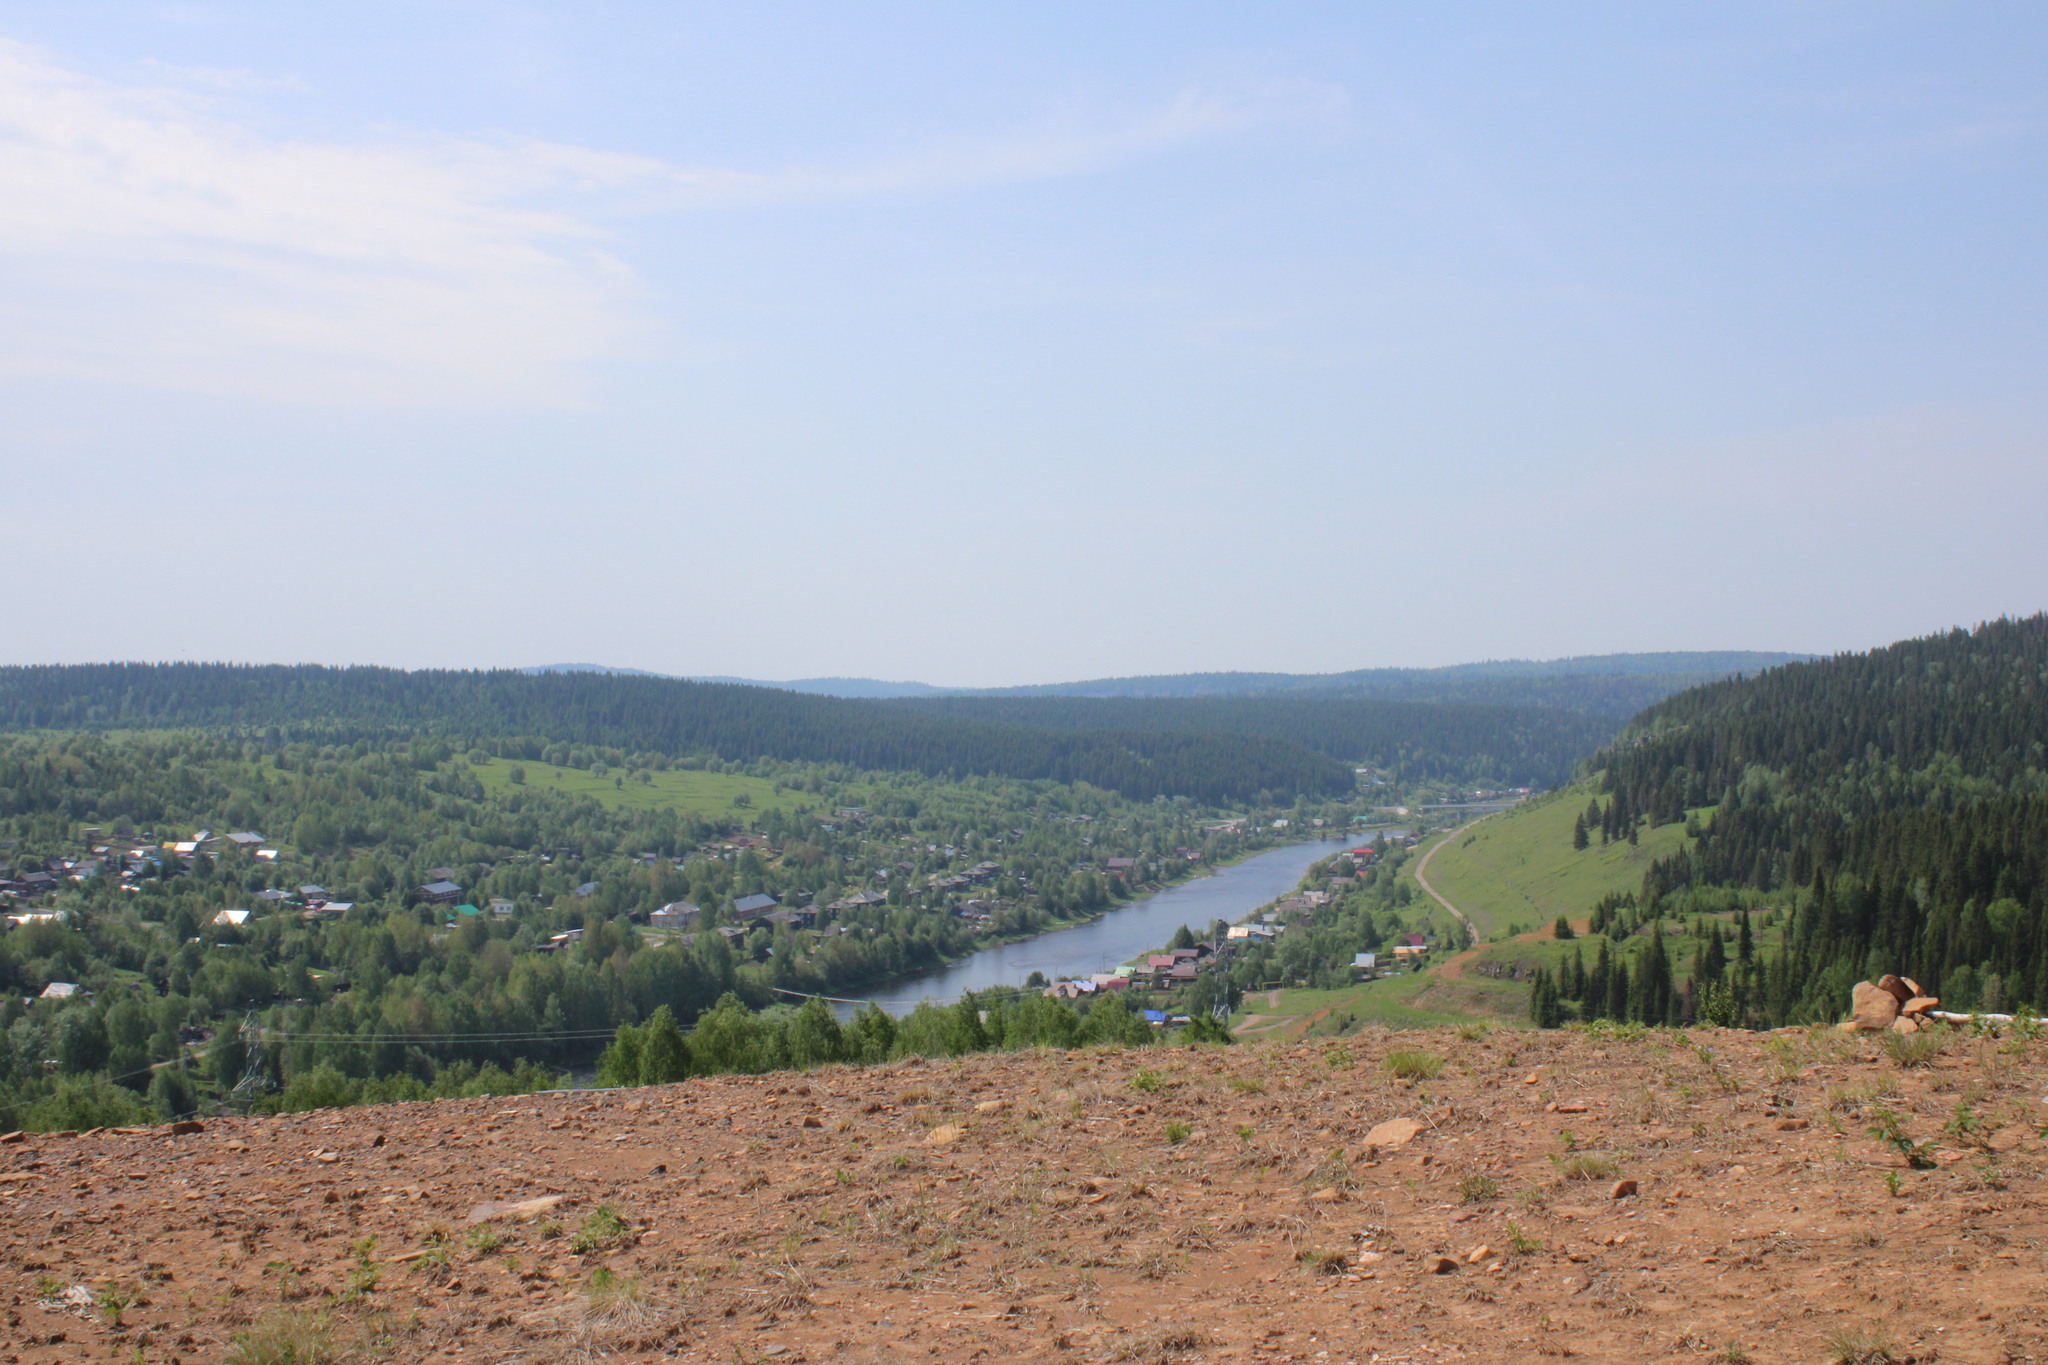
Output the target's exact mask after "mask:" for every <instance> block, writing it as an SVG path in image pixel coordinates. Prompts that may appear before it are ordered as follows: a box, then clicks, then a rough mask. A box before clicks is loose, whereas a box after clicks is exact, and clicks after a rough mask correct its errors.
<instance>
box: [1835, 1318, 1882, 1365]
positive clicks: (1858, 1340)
mask: <svg viewBox="0 0 2048 1365" xmlns="http://www.w3.org/2000/svg"><path fill="white" fill-rule="evenodd" d="M1825 1340H1826V1343H1827V1348H1828V1359H1829V1360H1830V1361H1831V1362H1833V1365H1898V1360H1899V1357H1898V1354H1897V1352H1896V1351H1895V1350H1894V1349H1893V1345H1892V1339H1891V1338H1890V1337H1889V1336H1886V1335H1885V1334H1884V1333H1883V1332H1879V1331H1875V1330H1871V1331H1865V1330H1861V1329H1858V1328H1852V1327H1837V1328H1836V1329H1835V1330H1834V1331H1832V1332H1830V1333H1828V1334H1827V1337H1826V1338H1825Z"/></svg>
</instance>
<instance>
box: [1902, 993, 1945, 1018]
mask: <svg viewBox="0 0 2048 1365" xmlns="http://www.w3.org/2000/svg"><path fill="white" fill-rule="evenodd" d="M1940 1003H1941V997H1940V996H1938V995H1916V996H1914V997H1913V998H1912V999H1911V1000H1908V1001H1907V1002H1906V1003H1905V1004H1903V1005H1901V1006H1899V1013H1900V1014H1925V1013H1927V1012H1928V1011H1929V1010H1931V1009H1933V1008H1934V1007H1935V1006H1936V1005H1939V1004H1940Z"/></svg>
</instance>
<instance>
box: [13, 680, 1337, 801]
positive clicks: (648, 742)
mask: <svg viewBox="0 0 2048 1365" xmlns="http://www.w3.org/2000/svg"><path fill="white" fill-rule="evenodd" d="M202 727H203V728H214V727H236V728H239V729H243V730H253V731H258V732H266V731H269V730H273V729H274V730H276V731H278V733H279V734H280V735H288V736H292V737H302V738H319V739H324V740H328V741H331V742H342V743H352V742H354V741H355V740H357V739H371V740H387V739H392V738H403V737H408V736H411V735H414V734H418V733H428V734H436V735H440V736H443V737H446V738H449V739H451V740H453V741H455V742H456V743H458V745H460V746H461V747H464V748H467V747H469V746H470V745H472V744H477V743H483V744H485V745H487V746H491V745H496V746H499V748H498V751H502V752H506V753H507V754H508V756H511V755H512V754H513V753H514V752H516V749H517V746H518V745H520V744H521V743H525V744H527V745H528V747H533V746H534V745H536V744H545V743H551V742H552V743H566V744H582V745H601V746H605V747H609V748H615V749H622V750H628V751H636V752H650V753H657V754H665V755H668V756H669V757H672V758H680V757H683V756H686V755H704V756H710V757H717V758H721V759H725V760H738V761H742V762H744V761H747V760H751V759H755V758H777V759H785V760H791V761H797V762H807V763H841V764H847V765H850V766H853V767H857V768H866V769H882V770H892V771H908V772H921V773H925V774H928V775H931V776H945V777H966V776H971V775H975V774H990V775H995V776H1001V777H1016V778H1032V779H1045V780H1050V781H1054V782H1086V783H1089V784H1090V785H1092V786H1096V787H1102V788H1105V789H1107V790H1110V791H1115V792H1120V793H1122V794H1123V795H1125V796H1129V797H1134V798H1141V799H1142V798H1149V797H1154V796H1169V797H1170V796H1187V797H1193V798H1195V799H1197V800H1202V801H1214V802H1227V801H1247V800H1253V799H1256V798H1257V797H1259V795H1260V794H1261V793H1267V794H1275V793H1277V794H1285V795H1289V796H1291V795H1293V794H1295V793H1303V794H1313V795H1335V794H1342V793H1344V792H1348V791H1350V790H1351V788H1352V787H1353V785H1354V779H1353V776H1352V773H1351V770H1350V769H1349V768H1348V767H1346V766H1345V765H1344V764H1343V763H1341V762H1338V761H1336V760H1334V759H1332V758H1330V757H1328V756H1327V755H1324V754H1320V753H1316V752H1313V751H1311V750H1308V749H1305V748H1303V747H1301V746H1300V745H1298V744H1294V743H1291V742H1288V741H1286V740H1284V739H1275V738H1271V737H1267V736H1262V735H1247V734H1199V733H1193V732H1187V731H1164V730H1094V729H1090V730H1085V731H1080V730H1053V729H1045V728H1038V727H1028V726H1022V725H995V724H990V723H986V722H978V721H973V720H966V719H960V718H955V717H950V716H943V715H921V714H916V713H912V712H907V711H903V710H900V709H897V708H894V707H889V706H884V705H881V704H878V703H874V702H863V701H848V700H844V699H841V698H836V697H820V696H809V695H804V694H801V693H795V692H784V691H780V690H778V689H775V688H765V687H740V686H732V685H728V684H720V683H695V682H685V681H681V680H679V679H673V678H652V677H628V676H620V675H614V674H602V673H550V674H527V673H523V672H519V671H516V670H509V669H507V670H497V671H490V672H462V671H442V670H427V671H419V672H406V671H403V670H399V669H389V668H324V667H317V666H312V665H301V666H296V667H287V666H281V665H264V666H250V667H244V666H239V665H228V664H89V665H72V666H54V665H53V666H48V667H13V668H0V730H16V731H19V730H80V729H93V730H162V729H184V728H202ZM507 736H520V737H526V738H525V739H523V740H513V741H508V740H507V739H506V737H507ZM508 744H510V745H512V746H513V747H512V748H510V749H508V748H506V747H505V746H506V745H508ZM527 756H531V755H527Z"/></svg>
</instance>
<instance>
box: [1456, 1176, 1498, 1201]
mask: <svg viewBox="0 0 2048 1365" xmlns="http://www.w3.org/2000/svg"><path fill="white" fill-rule="evenodd" d="M1458 1198H1460V1199H1462V1200H1464V1201H1465V1202H1466V1203H1467V1204H1483V1203H1485V1202H1486V1201H1487V1200H1489V1199H1498V1198H1500V1184H1499V1182H1498V1181H1496V1180H1494V1178H1493V1177H1492V1176H1490V1175H1468V1176H1466V1177H1465V1178H1464V1179H1463V1180H1460V1181H1459V1182H1458Z"/></svg>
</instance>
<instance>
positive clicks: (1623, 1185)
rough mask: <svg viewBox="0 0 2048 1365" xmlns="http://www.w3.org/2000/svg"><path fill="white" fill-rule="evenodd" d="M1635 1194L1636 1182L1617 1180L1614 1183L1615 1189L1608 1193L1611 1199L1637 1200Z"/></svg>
mask: <svg viewBox="0 0 2048 1365" xmlns="http://www.w3.org/2000/svg"><path fill="white" fill-rule="evenodd" d="M1635 1193H1636V1182H1635V1181H1633V1180H1617V1181H1615V1182H1614V1188H1613V1189H1611V1190H1609V1191H1608V1192H1607V1197H1608V1198H1609V1199H1633V1198H1635Z"/></svg>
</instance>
